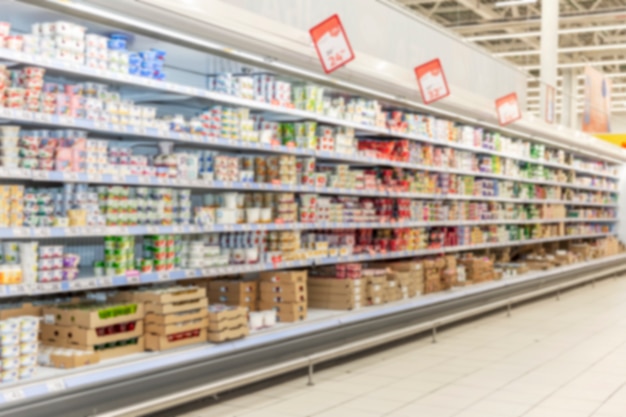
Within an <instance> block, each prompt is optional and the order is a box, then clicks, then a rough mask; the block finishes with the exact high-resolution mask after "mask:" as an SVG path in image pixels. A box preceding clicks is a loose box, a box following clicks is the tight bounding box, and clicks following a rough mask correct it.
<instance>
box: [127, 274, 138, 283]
mask: <svg viewBox="0 0 626 417" xmlns="http://www.w3.org/2000/svg"><path fill="white" fill-rule="evenodd" d="M126 282H128V283H129V284H139V283H141V277H139V276H138V275H133V276H131V277H127V278H126Z"/></svg>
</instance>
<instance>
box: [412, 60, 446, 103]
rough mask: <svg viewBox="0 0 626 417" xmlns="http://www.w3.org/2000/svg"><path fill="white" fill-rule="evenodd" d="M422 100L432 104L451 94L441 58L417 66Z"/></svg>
mask: <svg viewBox="0 0 626 417" xmlns="http://www.w3.org/2000/svg"><path fill="white" fill-rule="evenodd" d="M415 75H416V76H417V83H418V84H419V87H420V92H421V94H422V100H424V103H426V104H430V103H433V102H435V101H437V100H441V99H442V98H444V97H447V96H449V95H450V89H449V88H448V82H447V81H446V76H445V74H444V72H443V68H442V67H441V61H439V59H433V60H432V61H430V62H427V63H425V64H423V65H420V66H418V67H416V68H415Z"/></svg>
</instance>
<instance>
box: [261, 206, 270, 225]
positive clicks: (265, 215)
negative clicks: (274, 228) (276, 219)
mask: <svg viewBox="0 0 626 417" xmlns="http://www.w3.org/2000/svg"><path fill="white" fill-rule="evenodd" d="M260 214H261V222H262V223H269V222H271V221H272V208H271V207H264V208H262V209H261V213H260Z"/></svg>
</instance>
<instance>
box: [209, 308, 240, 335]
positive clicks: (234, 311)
mask: <svg viewBox="0 0 626 417" xmlns="http://www.w3.org/2000/svg"><path fill="white" fill-rule="evenodd" d="M208 314H209V327H208V329H209V332H208V340H209V342H212V343H219V342H226V341H228V340H234V339H241V338H242V337H246V336H248V333H249V329H248V310H247V309H246V308H244V307H233V306H227V305H224V304H213V305H211V306H210V307H209V313H208Z"/></svg>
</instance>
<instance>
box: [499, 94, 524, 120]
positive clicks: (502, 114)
mask: <svg viewBox="0 0 626 417" xmlns="http://www.w3.org/2000/svg"><path fill="white" fill-rule="evenodd" d="M496 112H497V113H498V122H499V123H500V125H501V126H505V125H508V124H509V123H513V122H514V121H516V120H519V119H521V118H522V112H521V111H520V109H519V103H518V101H517V94H516V93H511V94H507V95H506V96H504V97H500V98H499V99H497V100H496Z"/></svg>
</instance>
